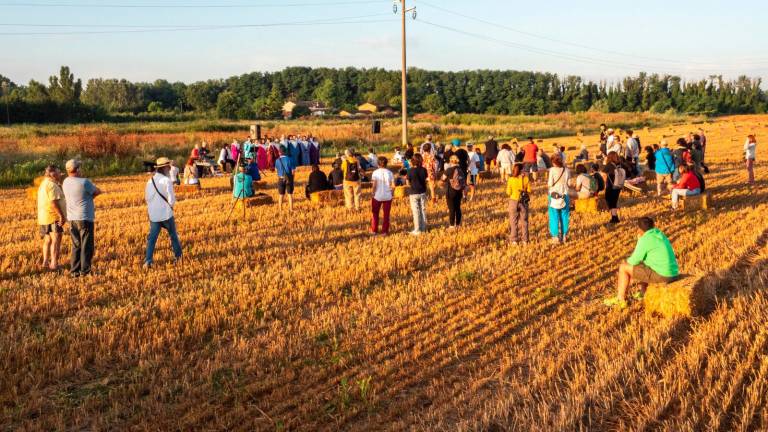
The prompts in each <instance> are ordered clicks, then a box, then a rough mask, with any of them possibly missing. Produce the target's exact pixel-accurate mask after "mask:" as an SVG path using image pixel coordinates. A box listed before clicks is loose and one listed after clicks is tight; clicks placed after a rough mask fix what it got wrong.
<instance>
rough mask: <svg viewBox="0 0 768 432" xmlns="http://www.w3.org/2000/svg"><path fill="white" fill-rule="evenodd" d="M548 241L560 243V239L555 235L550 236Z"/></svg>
mask: <svg viewBox="0 0 768 432" xmlns="http://www.w3.org/2000/svg"><path fill="white" fill-rule="evenodd" d="M549 242H550V243H552V244H560V239H559V238H557V237H552V238H551V239H550V240H549Z"/></svg>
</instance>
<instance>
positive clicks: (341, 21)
mask: <svg viewBox="0 0 768 432" xmlns="http://www.w3.org/2000/svg"><path fill="white" fill-rule="evenodd" d="M382 22H392V19H376V20H356V19H354V18H353V17H352V18H337V19H336V20H329V19H325V20H312V21H295V22H281V23H267V24H239V25H230V24H227V25H205V26H179V27H174V26H169V27H159V28H138V29H128V30H103V31H101V30H94V31H86V30H84V31H69V32H53V31H51V32H13V33H10V32H0V36H54V35H57V36H65V35H88V34H121V33H155V32H160V33H166V32H183V31H205V30H229V29H241V28H265V27H288V26H290V27H294V26H317V25H337V24H372V23H382Z"/></svg>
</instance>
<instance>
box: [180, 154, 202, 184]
mask: <svg viewBox="0 0 768 432" xmlns="http://www.w3.org/2000/svg"><path fill="white" fill-rule="evenodd" d="M183 183H184V184H185V185H193V186H197V188H198V189H200V179H199V178H198V177H197V167H196V166H195V159H193V158H189V159H187V164H186V165H185V166H184V182H183Z"/></svg>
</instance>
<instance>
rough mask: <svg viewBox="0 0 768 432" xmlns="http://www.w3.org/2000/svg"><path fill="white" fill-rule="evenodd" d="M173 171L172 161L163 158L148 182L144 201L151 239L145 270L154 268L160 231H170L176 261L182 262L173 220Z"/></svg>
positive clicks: (174, 197) (179, 243)
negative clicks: (154, 257)
mask: <svg viewBox="0 0 768 432" xmlns="http://www.w3.org/2000/svg"><path fill="white" fill-rule="evenodd" d="M170 171H171V161H170V160H169V159H168V158H165V157H161V158H160V159H158V160H157V163H156V164H155V173H154V174H153V175H152V177H150V179H149V180H148V181H147V185H146V187H145V188H144V200H145V201H146V202H147V213H148V214H149V237H147V253H146V256H145V259H144V268H150V267H152V264H153V261H152V257H153V255H154V254H155V244H156V243H157V237H158V236H159V235H160V230H161V229H165V230H166V231H168V236H169V237H170V238H171V246H172V247H173V255H174V256H175V257H176V259H175V261H176V262H180V261H181V242H179V236H178V234H177V232H176V222H175V220H174V219H173V206H174V205H176V195H175V194H174V193H173V182H172V181H171V179H170V178H169V177H168V176H169V175H170Z"/></svg>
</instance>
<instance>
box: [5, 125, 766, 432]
mask: <svg viewBox="0 0 768 432" xmlns="http://www.w3.org/2000/svg"><path fill="white" fill-rule="evenodd" d="M597 124H599V121H597ZM597 124H594V125H590V126H589V129H591V130H594V128H596V126H597ZM391 127H392V128H396V126H394V125H393V126H391ZM698 127H702V128H704V130H705V131H706V133H707V138H708V144H707V163H708V165H709V167H710V168H711V170H712V172H711V174H709V175H707V176H706V177H705V178H706V180H707V186H708V189H709V190H710V193H711V195H712V208H710V209H709V210H700V211H694V212H692V211H688V212H684V211H678V212H673V211H672V210H671V209H670V206H669V201H668V197H667V198H666V199H658V198H656V197H655V196H650V195H649V196H634V197H629V196H623V197H622V198H621V201H620V217H621V218H622V222H621V223H620V224H619V225H618V226H616V227H612V228H608V227H606V222H607V221H608V219H609V217H610V216H609V215H608V214H607V213H600V214H597V215H584V214H573V215H572V218H571V221H572V226H571V231H570V234H569V242H568V243H567V244H566V245H563V246H555V245H551V244H550V243H549V242H548V241H547V240H548V234H547V215H546V196H545V195H546V192H545V188H544V186H543V185H541V184H539V185H538V186H537V187H536V189H535V190H534V194H533V197H532V204H531V205H532V211H531V220H530V226H531V235H532V240H533V241H532V243H531V244H530V245H528V246H527V247H524V248H522V247H513V246H511V245H510V244H509V243H508V242H507V240H506V237H507V233H508V229H509V227H508V220H507V198H506V196H505V195H504V186H503V185H502V184H501V182H500V180H498V179H495V180H488V181H485V182H483V183H482V184H481V185H480V186H479V187H478V192H477V196H476V197H475V199H474V200H473V201H472V202H469V203H466V204H465V205H464V215H465V220H464V222H463V227H462V228H461V229H460V230H458V231H455V232H454V231H449V230H447V229H446V228H447V225H448V223H447V219H448V217H447V208H446V205H445V202H444V201H443V200H441V201H439V203H438V204H436V205H430V206H429V207H428V210H427V216H428V224H429V226H430V232H429V233H428V234H426V235H422V236H420V237H413V236H410V235H408V234H407V232H408V231H410V230H411V229H412V225H411V223H412V219H411V213H410V208H409V206H408V202H407V200H398V201H396V202H395V203H394V204H393V212H392V217H393V226H392V234H391V235H389V236H387V237H371V236H370V235H369V234H368V232H367V228H368V226H369V223H370V222H369V219H370V215H369V209H370V205H369V204H368V201H365V202H366V205H365V206H364V209H363V210H362V211H360V212H353V211H348V210H346V209H344V208H343V207H319V206H316V205H314V204H312V203H310V202H309V200H306V199H305V198H304V196H303V185H304V183H305V181H306V178H307V176H308V170H307V169H305V168H302V169H300V170H299V174H298V183H297V187H296V194H295V196H296V198H297V202H296V206H295V209H294V212H293V213H288V212H282V213H281V212H279V211H278V208H277V205H276V204H274V205H270V206H259V207H252V208H248V209H247V212H246V213H245V215H243V213H242V212H240V211H238V212H235V213H234V214H233V215H232V217H231V219H228V217H227V216H228V214H229V212H230V208H231V206H232V200H231V195H230V194H229V193H227V192H222V190H221V188H223V187H225V186H227V185H228V180H227V179H226V178H219V179H213V180H209V179H203V180H202V181H203V192H202V193H201V194H199V195H194V196H180V197H179V199H180V202H179V203H178V205H177V207H176V222H177V225H178V227H179V234H180V237H181V242H182V245H183V248H184V256H185V261H184V262H183V264H182V265H177V266H174V265H173V264H172V257H173V255H172V253H171V250H170V246H169V244H168V240H167V236H166V235H165V234H162V235H161V237H160V241H159V242H158V249H157V252H156V255H155V262H156V264H157V265H156V267H155V268H154V269H152V270H150V271H146V270H142V269H141V263H142V259H143V253H144V248H145V242H146V236H147V232H148V226H149V224H148V222H147V214H146V205H145V204H144V201H143V192H144V184H145V182H146V178H147V177H146V176H145V175H133V176H125V177H111V178H97V179H95V183H96V184H97V185H98V186H99V187H101V188H102V189H103V190H104V191H105V192H106V193H105V194H104V195H102V196H100V197H98V198H97V199H96V208H97V212H96V218H97V220H96V257H95V260H94V270H95V272H96V274H95V275H93V276H88V277H84V278H79V279H70V278H69V277H67V276H66V273H64V274H60V275H57V274H54V273H50V272H48V271H44V270H42V269H41V267H40V264H39V261H40V250H39V249H40V240H39V238H38V236H37V226H36V220H35V216H36V213H35V202H34V201H33V200H31V199H29V198H28V197H27V194H26V191H25V189H24V188H16V189H3V190H0V199H2V203H3V206H2V208H1V209H0V227H2V229H1V230H0V239H1V240H2V242H0V425H1V426H0V429H2V430H25V429H26V430H57V429H58V430H124V429H136V430H190V429H197V430H244V431H245V430H249V431H250V430H303V431H304V430H305V431H314V430H352V431H373V430H424V431H433V430H462V431H476V430H486V431H501V430H520V431H529V430H621V431H624V430H657V429H662V430H670V431H700V430H741V431H754V430H767V429H768V326H766V318H767V317H768V293H767V292H766V290H765V286H766V282H768V247H767V246H766V245H767V243H768V216H766V215H768V180H766V179H767V178H768V165H766V164H765V162H764V158H765V155H766V154H767V153H766V148H765V147H764V146H766V145H768V139H766V138H765V137H766V136H768V116H744V117H730V118H720V119H716V120H710V121H708V122H704V123H697V124H692V123H689V124H686V125H670V126H660V127H658V128H657V127H651V128H646V129H639V130H638V132H639V134H640V138H641V142H642V145H643V146H645V145H650V144H652V143H657V142H659V140H660V139H661V138H662V137H663V136H665V137H667V139H668V140H669V141H670V143H671V144H672V143H674V140H675V139H676V138H677V137H679V136H681V135H682V134H684V133H687V132H692V131H695V130H696V129H697V128H698ZM485 131H486V130H483V132H485ZM751 133H754V134H756V135H757V140H758V163H757V165H756V177H757V180H758V181H757V184H756V185H755V186H752V187H747V186H746V184H745V180H746V173H745V170H744V164H743V152H742V147H743V144H744V140H745V137H746V135H747V134H751ZM240 138H242V137H240ZM597 141H598V140H597V137H596V136H595V135H585V136H576V135H575V134H574V136H568V137H562V138H550V139H546V140H544V142H543V143H541V144H540V145H541V146H543V148H544V149H545V150H547V151H549V150H550V148H551V147H550V146H551V144H552V143H554V142H557V143H559V144H562V145H564V146H566V148H567V151H566V153H568V155H569V157H573V156H574V155H575V154H576V150H577V149H578V147H579V146H580V145H581V144H582V143H584V144H587V145H589V149H590V151H591V152H592V153H594V152H595V150H596V148H597V145H596V144H597ZM330 162H331V160H330V159H324V166H323V169H324V171H326V172H327V171H328V169H329V164H330ZM87 169H88V167H87V166H86V167H85V170H86V175H87ZM266 181H267V184H268V189H267V190H266V191H265V192H266V193H267V194H270V195H272V196H273V197H275V198H276V197H277V191H276V181H277V178H276V176H275V174H274V173H268V174H267V177H266ZM365 193H367V194H368V195H364V197H367V200H370V190H368V191H364V194H365ZM639 216H652V217H654V218H655V219H656V223H657V225H658V226H659V227H660V228H661V229H662V230H663V231H664V232H666V233H667V235H668V236H669V237H670V239H671V241H672V244H673V246H674V247H675V250H676V253H677V255H678V260H679V262H680V266H681V271H682V273H685V274H688V275H690V276H689V277H690V278H691V280H700V279H701V280H704V283H709V284H712V285H713V286H714V287H715V289H716V292H717V294H718V304H717V307H716V309H715V311H714V312H713V313H711V314H710V315H709V316H706V317H703V318H694V319H682V318H680V319H664V318H660V317H656V316H650V315H647V314H645V313H644V310H643V306H642V303H633V304H632V305H631V307H629V308H627V309H625V310H621V311H620V310H611V309H607V308H606V307H605V306H603V304H602V299H603V298H605V297H606V296H609V295H612V294H613V291H614V286H615V282H616V281H615V278H616V269H617V267H618V265H619V263H620V262H621V260H623V259H625V258H626V257H627V256H628V255H629V254H630V252H631V251H632V248H633V247H634V245H635V240H636V236H637V232H636V229H635V223H634V218H636V217H639ZM63 245H64V246H63V248H62V249H63V251H62V253H63V255H64V256H66V257H68V253H69V238H68V236H65V239H64V242H63Z"/></svg>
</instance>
